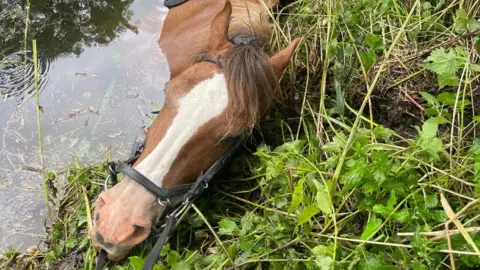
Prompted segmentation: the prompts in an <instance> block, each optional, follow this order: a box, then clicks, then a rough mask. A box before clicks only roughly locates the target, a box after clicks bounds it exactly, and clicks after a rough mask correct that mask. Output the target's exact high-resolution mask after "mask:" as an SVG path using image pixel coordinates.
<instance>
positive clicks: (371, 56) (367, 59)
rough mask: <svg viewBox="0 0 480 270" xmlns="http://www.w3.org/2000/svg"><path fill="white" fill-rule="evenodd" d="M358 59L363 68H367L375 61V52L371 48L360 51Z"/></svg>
mask: <svg viewBox="0 0 480 270" xmlns="http://www.w3.org/2000/svg"><path fill="white" fill-rule="evenodd" d="M360 60H361V62H362V65H363V66H364V68H365V70H369V69H370V68H371V67H372V66H373V64H375V62H376V61H377V54H376V53H375V52H374V51H373V50H369V51H368V52H362V53H360Z"/></svg>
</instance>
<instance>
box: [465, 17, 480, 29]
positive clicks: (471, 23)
mask: <svg viewBox="0 0 480 270" xmlns="http://www.w3.org/2000/svg"><path fill="white" fill-rule="evenodd" d="M478 29H480V22H479V21H477V20H476V19H474V18H472V19H470V20H468V30H469V31H470V32H474V31H477V30H478Z"/></svg>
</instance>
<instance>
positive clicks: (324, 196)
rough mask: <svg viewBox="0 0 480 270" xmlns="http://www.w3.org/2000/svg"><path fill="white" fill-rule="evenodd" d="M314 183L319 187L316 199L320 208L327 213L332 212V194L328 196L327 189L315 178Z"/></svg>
mask: <svg viewBox="0 0 480 270" xmlns="http://www.w3.org/2000/svg"><path fill="white" fill-rule="evenodd" d="M313 183H314V184H315V186H316V188H317V195H316V199H317V205H318V208H320V210H322V212H323V213H325V214H330V213H332V201H331V200H330V196H328V193H327V189H326V188H325V186H324V185H322V184H320V182H318V181H317V180H314V182H313Z"/></svg>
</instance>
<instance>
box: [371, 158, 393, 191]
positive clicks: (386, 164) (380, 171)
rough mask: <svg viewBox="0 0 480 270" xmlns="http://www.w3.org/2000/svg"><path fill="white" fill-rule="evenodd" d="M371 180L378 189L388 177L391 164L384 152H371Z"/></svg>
mask: <svg viewBox="0 0 480 270" xmlns="http://www.w3.org/2000/svg"><path fill="white" fill-rule="evenodd" d="M372 158H373V166H372V174H373V180H375V183H376V184H377V185H378V187H380V185H382V184H383V183H384V182H385V181H387V179H388V178H389V177H390V173H391V170H392V163H391V161H390V159H389V158H388V155H387V154H386V153H385V152H373V153H372Z"/></svg>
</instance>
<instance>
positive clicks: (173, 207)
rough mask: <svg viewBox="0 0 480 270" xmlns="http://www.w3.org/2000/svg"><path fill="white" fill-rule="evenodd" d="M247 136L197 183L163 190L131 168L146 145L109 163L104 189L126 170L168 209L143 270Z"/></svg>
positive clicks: (99, 260) (206, 59)
mask: <svg viewBox="0 0 480 270" xmlns="http://www.w3.org/2000/svg"><path fill="white" fill-rule="evenodd" d="M198 62H211V63H215V64H217V65H219V66H220V67H221V66H222V60H221V59H216V58H214V57H212V56H202V57H200V58H199V59H198ZM248 135H249V133H248V134H242V135H240V136H238V137H235V139H234V140H233V142H232V145H231V146H230V148H228V150H227V151H226V152H225V153H223V154H222V155H221V156H220V158H219V159H217V161H215V163H213V165H212V166H210V168H209V169H208V170H207V171H206V172H205V173H203V172H201V173H200V175H199V176H198V177H197V180H196V181H195V182H194V183H192V184H187V185H180V186H176V187H173V188H169V189H164V188H161V187H159V186H157V185H156V184H155V183H153V182H152V181H151V180H150V179H148V178H147V177H145V176H144V175H143V174H141V173H140V172H139V171H137V170H136V169H134V168H133V167H132V166H133V164H134V163H135V161H136V160H137V159H138V158H139V157H140V155H141V153H142V151H143V146H141V145H139V144H135V146H134V147H135V149H134V152H133V156H132V157H131V158H130V159H129V160H127V161H126V162H125V163H120V162H119V163H114V162H112V163H110V165H109V170H110V176H109V177H108V178H107V179H106V180H105V188H106V186H107V183H108V180H111V182H112V184H113V185H115V184H116V183H117V174H118V173H123V174H125V175H126V176H128V177H130V178H131V179H133V180H134V181H136V182H137V183H139V184H140V185H142V186H143V187H144V188H146V189H147V190H148V191H150V192H151V193H152V194H154V195H155V196H156V197H157V199H158V203H159V204H160V205H161V206H163V207H164V208H165V212H168V214H167V215H166V216H165V224H164V226H165V227H164V229H163V231H162V233H161V234H160V237H159V238H158V240H157V242H156V243H155V246H154V247H153V249H152V250H151V251H150V253H149V254H148V256H147V259H146V260H145V263H144V265H143V267H142V270H151V269H153V266H154V265H155V263H156V261H157V257H158V255H159V254H160V251H161V249H162V247H163V246H164V245H165V242H166V241H167V240H168V238H169V237H170V235H171V234H172V233H173V231H174V229H175V228H174V225H175V223H176V221H177V220H178V218H179V217H180V216H181V215H182V214H183V212H184V211H185V210H186V209H187V208H188V206H189V205H190V203H191V202H193V201H194V200H195V199H196V198H198V196H200V194H201V193H202V192H203V190H204V189H206V188H207V187H208V183H209V182H210V180H212V178H213V177H214V176H215V175H216V174H217V173H218V172H219V171H220V170H221V169H222V168H223V166H224V165H225V163H226V162H228V160H229V159H230V158H231V157H232V156H233V155H234V154H235V152H236V151H237V150H238V148H239V147H240V146H241V145H242V144H243V143H244V141H245V139H246V138H247V137H248ZM106 256H107V254H106V252H105V251H104V250H101V251H100V253H99V255H98V258H97V263H96V267H95V269H96V270H101V269H103V265H104V264H105V260H106Z"/></svg>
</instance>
